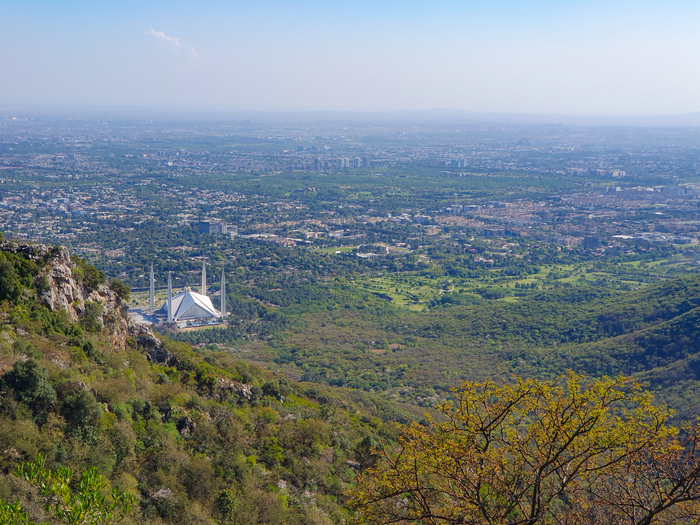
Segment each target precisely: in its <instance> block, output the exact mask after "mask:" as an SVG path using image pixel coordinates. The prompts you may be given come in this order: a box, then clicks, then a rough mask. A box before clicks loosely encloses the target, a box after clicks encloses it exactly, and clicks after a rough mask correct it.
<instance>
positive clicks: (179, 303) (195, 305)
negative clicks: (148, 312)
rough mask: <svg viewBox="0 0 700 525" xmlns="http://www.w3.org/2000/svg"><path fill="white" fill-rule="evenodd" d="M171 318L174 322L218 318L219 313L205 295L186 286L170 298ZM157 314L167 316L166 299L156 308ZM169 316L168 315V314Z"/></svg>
mask: <svg viewBox="0 0 700 525" xmlns="http://www.w3.org/2000/svg"><path fill="white" fill-rule="evenodd" d="M171 301H172V309H173V313H172V320H173V322H175V323H182V322H186V321H207V320H211V321H214V320H218V319H220V318H221V314H220V313H219V312H218V311H217V310H216V309H215V308H214V305H213V304H212V302H211V299H210V298H209V297H207V296H206V295H202V294H199V293H196V292H193V291H192V290H191V289H190V288H189V287H188V286H186V287H185V289H184V290H183V291H182V292H180V293H179V294H177V295H175V296H174V297H173V298H172V300H171ZM157 313H159V314H163V315H166V316H168V301H165V302H164V303H163V306H161V307H160V310H158V312H157ZM168 317H170V316H168Z"/></svg>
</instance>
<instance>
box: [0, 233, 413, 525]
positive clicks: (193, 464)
mask: <svg viewBox="0 0 700 525" xmlns="http://www.w3.org/2000/svg"><path fill="white" fill-rule="evenodd" d="M115 290H116V292H119V293H120V294H121V295H122V296H124V295H125V294H128V290H125V289H124V288H123V287H122V286H120V283H118V282H111V283H109V284H108V283H105V282H104V275H102V274H101V273H100V272H99V271H97V270H96V269H94V268H91V267H88V266H87V265H86V264H85V263H84V262H83V261H81V260H78V259H73V260H71V259H69V258H67V257H66V255H65V252H64V251H63V250H61V249H58V248H56V249H54V248H47V247H45V246H42V245H16V244H12V243H5V244H3V245H2V252H0V301H1V302H0V367H1V368H0V370H1V372H0V374H1V376H0V450H2V451H3V453H2V455H1V456H0V469H1V470H0V473H1V474H0V499H1V500H3V501H5V502H11V501H15V500H16V499H17V500H18V501H19V502H20V503H21V504H22V506H23V507H24V508H25V509H26V510H28V511H29V513H30V515H31V516H32V518H33V519H35V520H36V521H37V522H38V521H39V520H42V519H45V518H46V515H45V513H44V511H43V509H42V507H41V506H40V505H39V503H38V500H37V494H36V492H34V491H33V489H32V488H31V487H30V486H29V485H28V484H27V483H26V482H25V481H23V480H20V479H19V478H18V477H16V476H14V475H13V474H12V472H13V471H14V470H15V469H16V467H17V466H18V465H19V464H20V463H21V462H23V461H26V460H33V459H34V458H36V457H37V455H38V454H40V453H41V454H43V455H44V456H45V457H46V467H47V468H49V469H56V468H58V467H61V466H67V467H71V468H72V469H73V471H74V472H76V473H80V472H83V471H85V470H87V469H88V468H89V467H93V466H94V467H96V468H97V472H98V474H100V475H102V476H104V477H105V478H106V479H107V480H108V483H107V485H108V488H109V487H118V488H119V489H120V490H122V491H125V492H127V493H130V494H134V495H136V496H137V498H138V504H137V507H136V510H135V512H134V513H133V515H132V516H131V517H127V518H126V519H125V521H124V522H123V523H144V524H145V523H148V524H157V523H182V524H192V523H198V524H200V523H201V524H206V523H212V524H213V523H338V522H341V521H343V520H345V519H346V518H347V515H348V513H347V511H346V510H345V509H344V501H345V497H346V496H345V491H346V489H347V488H348V486H349V485H351V484H352V483H353V482H354V478H355V475H356V472H357V471H358V470H359V469H362V468H364V467H366V466H367V465H369V464H371V463H372V462H373V453H372V447H373V446H374V445H376V444H377V443H378V440H379V439H381V438H390V436H391V435H392V432H393V431H392V427H391V426H389V425H387V424H386V423H385V422H384V421H383V419H384V420H386V419H387V418H388V417H390V416H391V417H396V418H398V419H400V418H401V417H405V415H402V413H399V412H397V411H396V409H395V408H391V407H390V406H389V405H388V404H387V403H386V402H385V401H382V400H379V399H377V400H375V399H373V398H372V397H371V396H370V395H364V394H350V393H345V392H344V393H342V396H341V393H340V392H339V391H337V390H331V389H329V388H324V387H319V386H312V385H308V384H306V385H305V384H301V383H293V382H290V381H288V380H286V379H285V378H284V377H279V376H275V375H273V374H272V373H270V372H267V371H265V370H262V369H260V368H257V367H254V366H251V365H248V364H246V363H243V362H241V361H238V360H236V359H233V358H232V357H230V356H229V355H228V354H226V353H225V352H220V351H209V350H198V349H195V348H191V347H190V346H189V345H187V344H184V343H175V342H172V341H168V340H164V341H161V340H159V339H157V338H155V337H154V336H153V334H152V333H150V332H149V331H148V330H146V329H143V328H139V327H136V326H134V325H130V324H129V323H128V322H127V321H126V319H125V318H124V317H123V315H122V306H121V305H122V299H121V298H120V297H119V295H118V294H117V293H116V292H115ZM60 296H62V297H63V298H64V299H66V298H69V299H70V300H69V301H68V304H69V308H68V309H66V308H64V307H61V306H60V305H59V303H60V301H57V300H58V299H59V298H60ZM52 300H53V301H54V304H53V306H54V309H53V310H52V308H51V307H52V304H51V301H52ZM72 317H73V318H72ZM346 394H347V395H346Z"/></svg>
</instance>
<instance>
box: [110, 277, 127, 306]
mask: <svg viewBox="0 0 700 525" xmlns="http://www.w3.org/2000/svg"><path fill="white" fill-rule="evenodd" d="M109 287H110V289H111V290H112V291H113V292H114V293H115V294H117V296H118V297H119V298H120V299H121V300H122V301H128V300H129V297H130V295H131V288H129V287H128V286H127V285H126V284H124V282H123V281H122V280H121V279H117V278H116V277H115V278H114V279H112V280H110V281H109Z"/></svg>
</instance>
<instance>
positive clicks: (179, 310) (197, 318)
mask: <svg viewBox="0 0 700 525" xmlns="http://www.w3.org/2000/svg"><path fill="white" fill-rule="evenodd" d="M154 283H155V279H154V277H153V265H151V310H154V309H155V284H154ZM172 290H173V286H172V279H171V276H170V273H169V272H168V298H167V300H166V301H165V302H164V303H163V306H161V307H160V309H158V310H157V311H155V313H156V314H158V315H162V316H164V317H166V318H167V322H169V323H177V324H178V325H179V326H185V325H204V324H217V323H219V322H221V321H222V320H223V319H224V317H225V316H226V281H225V278H224V270H223V269H222V270H221V311H218V310H216V308H214V305H213V304H212V302H211V298H210V297H209V296H208V295H207V268H206V264H205V263H204V262H202V293H197V292H194V291H192V289H191V288H190V287H189V286H185V288H184V289H183V290H182V291H181V292H180V293H178V294H177V295H175V296H173V291H172Z"/></svg>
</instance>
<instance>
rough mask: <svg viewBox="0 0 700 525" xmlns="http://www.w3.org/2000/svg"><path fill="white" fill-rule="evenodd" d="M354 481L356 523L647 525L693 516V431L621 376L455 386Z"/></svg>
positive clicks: (697, 475)
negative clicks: (449, 399)
mask: <svg viewBox="0 0 700 525" xmlns="http://www.w3.org/2000/svg"><path fill="white" fill-rule="evenodd" d="M441 410H442V414H443V415H444V418H440V421H435V420H430V421H429V424H428V425H427V426H421V425H418V424H416V423H412V424H411V425H409V426H408V427H407V428H406V429H405V430H404V432H403V434H402V435H401V437H400V438H399V441H398V445H397V446H396V447H393V448H387V449H385V450H383V451H382V452H381V459H380V461H379V462H378V464H377V466H376V467H375V468H373V469H371V470H369V471H368V472H367V473H365V474H364V475H363V476H361V477H360V480H359V484H358V488H357V489H356V491H355V493H354V495H353V498H352V505H353V506H354V507H355V508H356V509H357V510H358V521H359V522H360V523H409V522H413V523H435V524H438V523H446V524H451V523H455V524H457V523H459V524H494V525H495V524H499V525H501V524H513V525H515V524H522V525H526V524H527V525H530V524H533V525H534V524H540V523H541V524H567V525H577V524H581V525H583V524H591V523H596V524H611V525H612V524H627V523H629V524H650V523H690V522H692V520H693V519H694V518H696V517H700V512H699V509H698V507H697V505H696V503H695V502H696V500H698V498H700V460H699V459H698V456H699V454H698V452H699V451H698V445H699V444H700V432H699V431H698V427H697V426H696V425H695V426H692V425H691V426H688V427H686V428H685V429H684V430H683V431H682V432H680V431H679V430H678V429H676V428H673V427H671V426H669V425H667V422H668V420H669V418H670V417H671V411H670V410H668V409H667V408H665V407H657V406H654V405H653V404H652V397H651V395H650V394H649V393H648V392H645V391H643V390H642V388H641V387H640V385H639V384H637V383H635V382H633V381H631V380H630V379H628V378H623V377H618V378H614V379H609V378H604V379H601V380H598V381H592V382H589V383H587V384H584V383H583V379H582V378H581V377H580V376H577V375H575V374H569V375H568V376H566V377H562V378H559V379H558V380H556V381H554V382H544V381H537V380H525V379H516V380H515V381H514V382H513V383H512V384H507V385H497V384H495V383H493V382H490V381H486V382H483V383H472V382H466V383H464V384H463V386H462V388H461V389H460V390H458V391H456V392H455V400H454V402H453V403H450V404H446V405H445V406H443V407H441Z"/></svg>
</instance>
